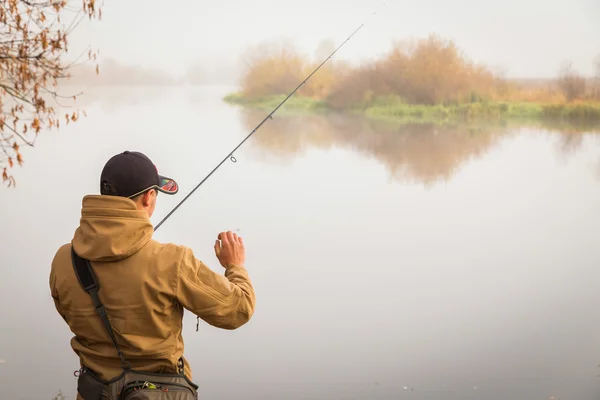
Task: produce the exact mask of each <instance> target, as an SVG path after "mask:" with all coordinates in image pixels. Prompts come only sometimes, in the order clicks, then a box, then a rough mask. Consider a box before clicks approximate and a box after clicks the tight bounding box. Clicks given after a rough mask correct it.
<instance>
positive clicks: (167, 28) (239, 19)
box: [71, 0, 600, 77]
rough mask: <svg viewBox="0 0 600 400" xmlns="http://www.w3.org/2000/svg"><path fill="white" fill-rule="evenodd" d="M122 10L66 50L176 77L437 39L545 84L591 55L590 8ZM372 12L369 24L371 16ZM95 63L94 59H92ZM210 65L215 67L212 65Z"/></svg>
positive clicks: (596, 13) (583, 68)
mask: <svg viewBox="0 0 600 400" xmlns="http://www.w3.org/2000/svg"><path fill="white" fill-rule="evenodd" d="M383 4H384V3H383V2H381V1H373V0H345V1H342V0H329V1H325V0H319V1H317V0H304V1H275V0H253V1H241V0H221V1H218V2H217V1H210V2H209V1H205V0H181V1H177V2H172V3H169V2H165V1H157V0H127V1H122V2H113V1H111V2H105V3H104V6H103V19H102V21H100V22H97V21H94V22H93V24H92V25H90V24H89V23H84V24H81V25H79V27H78V28H77V31H76V34H75V35H74V36H73V38H72V39H71V45H72V46H71V48H72V49H74V50H75V49H83V48H85V47H86V46H88V45H91V46H92V47H93V48H99V49H100V53H101V57H103V58H104V57H111V58H115V59H117V60H118V61H120V62H123V63H126V64H137V65H140V66H145V67H153V68H161V69H164V70H166V71H168V72H170V73H176V74H179V73H183V72H184V71H185V69H186V68H187V67H188V66H189V64H190V63H192V62H194V61H200V60H214V59H219V60H222V61H221V62H224V63H237V62H239V60H240V57H241V56H242V55H243V53H244V52H245V51H246V50H247V49H248V45H253V44H258V43H261V42H263V41H265V40H266V41H272V40H278V39H282V38H285V39H288V40H291V41H293V43H295V44H296V45H297V46H298V47H299V49H300V50H302V51H304V52H306V53H307V54H310V55H312V54H313V53H314V51H315V49H316V47H317V45H318V44H319V42H320V41H321V40H323V39H333V40H334V41H335V43H336V44H339V43H341V41H343V40H344V39H345V38H346V37H348V35H349V34H350V33H351V32H352V31H353V30H354V29H355V27H357V26H358V25H359V24H360V23H362V22H363V21H367V24H366V25H365V27H364V28H363V29H362V30H361V31H360V32H359V34H358V35H356V36H355V37H354V38H353V39H352V40H351V41H350V42H348V43H347V44H346V46H344V48H343V49H342V50H341V51H340V52H339V53H338V54H337V55H336V57H340V58H344V59H352V60H357V59H365V58H367V57H372V56H377V55H379V54H381V53H382V52H385V51H387V50H388V49H389V48H390V46H391V44H392V41H393V40H396V39H403V38H408V37H423V36H426V35H428V34H429V33H438V34H441V35H443V36H444V37H447V38H451V39H453V40H455V41H456V43H457V44H458V45H459V46H460V47H461V48H462V49H463V50H464V51H465V53H466V54H467V55H468V56H469V57H470V58H472V59H473V60H474V61H477V62H483V63H485V64H487V65H489V66H491V67H498V68H500V69H502V70H503V71H505V72H506V73H507V75H508V76H513V77H553V76H555V75H556V74H557V71H558V70H559V68H560V65H561V63H562V62H563V61H565V60H570V61H572V62H573V65H574V66H575V67H576V68H577V69H578V70H579V71H580V72H582V73H584V74H591V73H592V71H593V67H592V63H593V60H594V59H595V58H596V57H597V56H598V55H600V24H598V21H599V20H600V2H598V0H572V1H569V2H567V1H564V0H563V1H560V0H547V1H544V0H504V1H480V0H450V1H449V0H403V1H400V0H392V1H390V0H388V1H387V4H386V5H385V6H383ZM377 10H381V11H380V12H378V13H377V14H376V15H375V16H372V13H373V12H374V11H377ZM101 59H102V58H101ZM215 62H216V61H215Z"/></svg>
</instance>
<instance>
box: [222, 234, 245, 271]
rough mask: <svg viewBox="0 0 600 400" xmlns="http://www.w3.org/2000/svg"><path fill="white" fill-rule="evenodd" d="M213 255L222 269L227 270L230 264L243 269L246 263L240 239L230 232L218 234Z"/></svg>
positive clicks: (242, 243)
mask: <svg viewBox="0 0 600 400" xmlns="http://www.w3.org/2000/svg"><path fill="white" fill-rule="evenodd" d="M219 241H220V242H219ZM215 255H216V256H217V258H218V259H219V262H220V263H221V265H222V266H223V267H224V268H228V267H229V266H230V265H231V264H235V265H239V266H240V267H243V266H244V262H245V261H246V250H245V249H244V242H243V241H242V238H241V237H239V236H238V235H236V234H235V233H233V232H231V231H227V232H221V233H219V236H217V240H215Z"/></svg>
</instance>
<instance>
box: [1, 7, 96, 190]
mask: <svg viewBox="0 0 600 400" xmlns="http://www.w3.org/2000/svg"><path fill="white" fill-rule="evenodd" d="M76 1H77V6H74V5H72V4H70V3H69V2H68V1H66V0H58V1H55V0H0V169H1V170H2V182H3V183H6V182H8V186H11V185H14V184H15V179H14V178H13V176H12V175H11V173H10V170H11V169H12V168H13V167H14V165H15V163H16V164H19V165H22V163H23V156H22V154H21V148H22V147H23V146H31V147H33V145H34V143H35V139H36V138H37V136H38V134H39V133H40V132H42V131H43V130H49V129H52V128H55V129H58V128H59V127H60V120H61V119H64V121H65V122H66V123H69V122H70V121H76V120H77V119H78V117H79V112H78V111H76V112H72V113H68V114H63V113H61V112H60V111H59V110H58V108H59V107H60V103H59V99H60V98H61V97H69V98H72V97H73V96H72V95H69V96H66V95H65V94H59V93H58V82H59V80H61V79H66V78H68V76H69V68H70V67H71V66H72V65H73V64H74V63H76V62H80V60H78V59H77V58H76V59H75V60H74V61H72V62H67V61H66V60H65V57H66V53H67V51H68V38H69V37H70V35H71V33H72V31H73V30H74V29H75V28H76V27H77V26H78V24H79V23H80V22H81V21H82V20H84V19H86V18H87V19H88V20H92V19H100V18H101V16H102V14H101V9H100V6H99V5H98V4H96V1H95V0H76ZM69 14H70V15H71V18H70V16H69ZM87 57H88V59H94V60H95V58H96V55H95V54H93V53H92V52H91V51H89V52H88V53H87ZM97 68H98V67H97V66H96V72H98V69H97Z"/></svg>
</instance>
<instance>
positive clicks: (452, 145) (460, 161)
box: [241, 109, 595, 186]
mask: <svg viewBox="0 0 600 400" xmlns="http://www.w3.org/2000/svg"><path fill="white" fill-rule="evenodd" d="M265 115H266V112H265V111H260V110H255V109H242V110H241V118H242V123H243V125H244V126H245V127H246V129H248V131H251V130H252V129H254V127H255V126H256V125H257V124H258V123H259V122H260V121H261V120H262V119H263V118H264V117H265ZM543 128H544V129H546V130H554V132H555V133H557V134H558V135H559V140H558V143H557V151H558V153H559V154H561V155H562V156H565V157H568V156H571V155H574V154H575V153H576V152H577V151H578V150H580V149H581V145H582V143H583V138H584V136H585V135H586V134H588V135H595V134H594V132H593V130H592V131H589V132H586V131H585V129H586V128H585V127H583V128H576V127H567V126H554V127H552V126H548V125H545V126H543ZM582 129H583V130H584V131H583V132H582V131H581V130H582ZM259 132H260V133H259V134H257V135H254V137H253V141H254V148H255V149H256V151H258V156H259V157H260V158H263V159H267V160H271V161H273V160H286V159H289V158H290V157H296V156H299V155H301V154H303V153H304V152H306V151H308V150H309V149H313V148H318V149H323V150H324V149H329V148H336V147H337V148H346V149H351V150H353V151H354V152H356V153H359V154H362V155H364V156H366V157H373V158H375V159H376V160H377V161H378V162H381V163H382V164H383V165H385V167H386V169H387V170H388V172H389V174H390V176H391V178H392V179H394V180H396V181H404V182H406V181H416V182H419V183H421V184H423V185H425V186H430V185H432V184H434V183H437V182H440V181H448V180H449V179H450V178H451V177H452V176H453V175H454V174H455V173H456V172H457V170H459V169H460V168H461V166H462V165H464V164H465V163H467V162H469V161H471V160H475V159H478V158H481V157H483V156H484V155H486V154H487V153H489V152H490V151H492V150H493V149H494V148H495V147H496V146H497V145H498V144H499V143H500V141H501V140H503V139H507V138H510V137H515V136H516V135H518V134H520V133H521V132H520V129H519V126H518V125H514V124H500V123H499V124H489V125H458V124H457V125H438V124H416V123H414V124H398V123H393V122H385V121H378V120H372V119H367V118H364V117H361V116H357V115H348V114H327V115H318V114H317V115H285V116H280V117H277V116H275V117H274V119H273V120H269V121H267V122H266V123H265V124H264V125H262V126H261V128H260V130H259Z"/></svg>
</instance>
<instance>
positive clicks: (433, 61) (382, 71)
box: [242, 35, 600, 109]
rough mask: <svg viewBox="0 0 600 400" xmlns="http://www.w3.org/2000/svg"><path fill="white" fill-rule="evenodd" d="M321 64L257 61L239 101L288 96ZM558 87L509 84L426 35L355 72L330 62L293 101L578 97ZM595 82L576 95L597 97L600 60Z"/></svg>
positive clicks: (288, 54) (294, 57) (271, 58)
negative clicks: (303, 97)
mask: <svg viewBox="0 0 600 400" xmlns="http://www.w3.org/2000/svg"><path fill="white" fill-rule="evenodd" d="M321 61H322V59H320V60H318V62H315V63H309V62H307V61H306V60H305V59H304V58H303V57H301V56H300V55H299V54H298V53H297V52H295V51H292V50H279V51H275V52H273V51H272V52H271V53H269V54H268V55H266V56H264V55H263V56H262V57H261V56H258V57H257V58H256V59H255V60H254V62H253V63H250V64H249V65H248V69H247V70H246V73H245V75H244V79H243V80H242V95H244V96H245V97H255V98H256V97H261V96H265V95H280V94H287V93H289V92H291V91H292V90H293V89H294V88H295V87H296V86H297V85H298V84H299V83H300V82H301V81H302V80H304V79H305V78H306V77H307V76H308V74H309V73H310V72H311V71H312V70H313V69H314V68H315V67H316V66H317V65H318V63H320V62H321ZM560 82H561V81H560V79H557V80H554V81H547V82H543V83H541V84H540V83H538V82H525V83H523V82H521V83H518V82H515V81H509V80H507V79H504V78H503V77H502V76H500V75H499V74H497V73H494V72H493V71H492V70H490V69H489V68H487V67H486V66H484V65H479V64H476V63H474V62H472V61H471V60H469V59H468V58H467V57H466V56H465V55H464V54H463V53H462V52H461V50H460V49H459V48H458V47H457V46H456V44H455V43H454V42H453V41H451V40H446V39H443V38H441V37H440V36H437V35H430V36H428V37H426V38H423V39H418V40H413V41H405V42H398V43H395V44H394V46H393V47H392V49H391V51H389V52H388V53H387V54H386V55H385V56H384V57H382V58H381V59H379V60H377V61H374V62H370V63H366V64H363V65H360V66H358V67H353V68H350V67H348V66H345V65H343V64H340V62H339V61H336V60H334V59H330V60H329V61H328V63H326V64H325V65H324V66H323V67H322V68H321V69H320V70H319V71H318V72H317V73H316V74H315V75H313V76H312V78H311V79H310V80H309V81H308V82H307V83H306V84H305V85H304V86H302V88H301V89H300V90H299V91H298V92H297V95H298V96H305V97H312V98H315V99H320V100H325V101H326V102H327V104H328V105H329V106H330V107H331V108H334V109H346V108H349V107H366V106H368V105H369V104H371V103H372V102H373V101H375V100H376V99H377V98H378V97H379V98H381V97H385V96H395V97H396V98H398V99H399V100H400V101H404V102H406V103H412V104H440V103H443V104H456V103H464V102H474V101H480V100H491V101H515V102H546V103H548V102H550V103H555V102H564V101H565V99H566V98H567V97H571V98H573V97H575V98H576V97H577V96H574V95H573V94H571V93H566V91H565V90H566V85H565V84H563V85H562V86H563V87H562V88H561V84H560ZM596 82H597V84H596V85H595V87H596V89H595V90H594V89H590V90H587V91H586V92H585V96H584V95H583V94H582V93H583V92H582V91H581V90H579V92H577V95H579V94H581V96H583V97H582V98H592V97H594V96H600V94H598V93H600V89H598V88H600V58H599V61H598V77H597V80H596ZM588 86H590V88H592V87H593V86H591V85H588ZM580 92H581V93H580ZM581 96H579V97H581ZM599 98H600V97H599Z"/></svg>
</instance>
